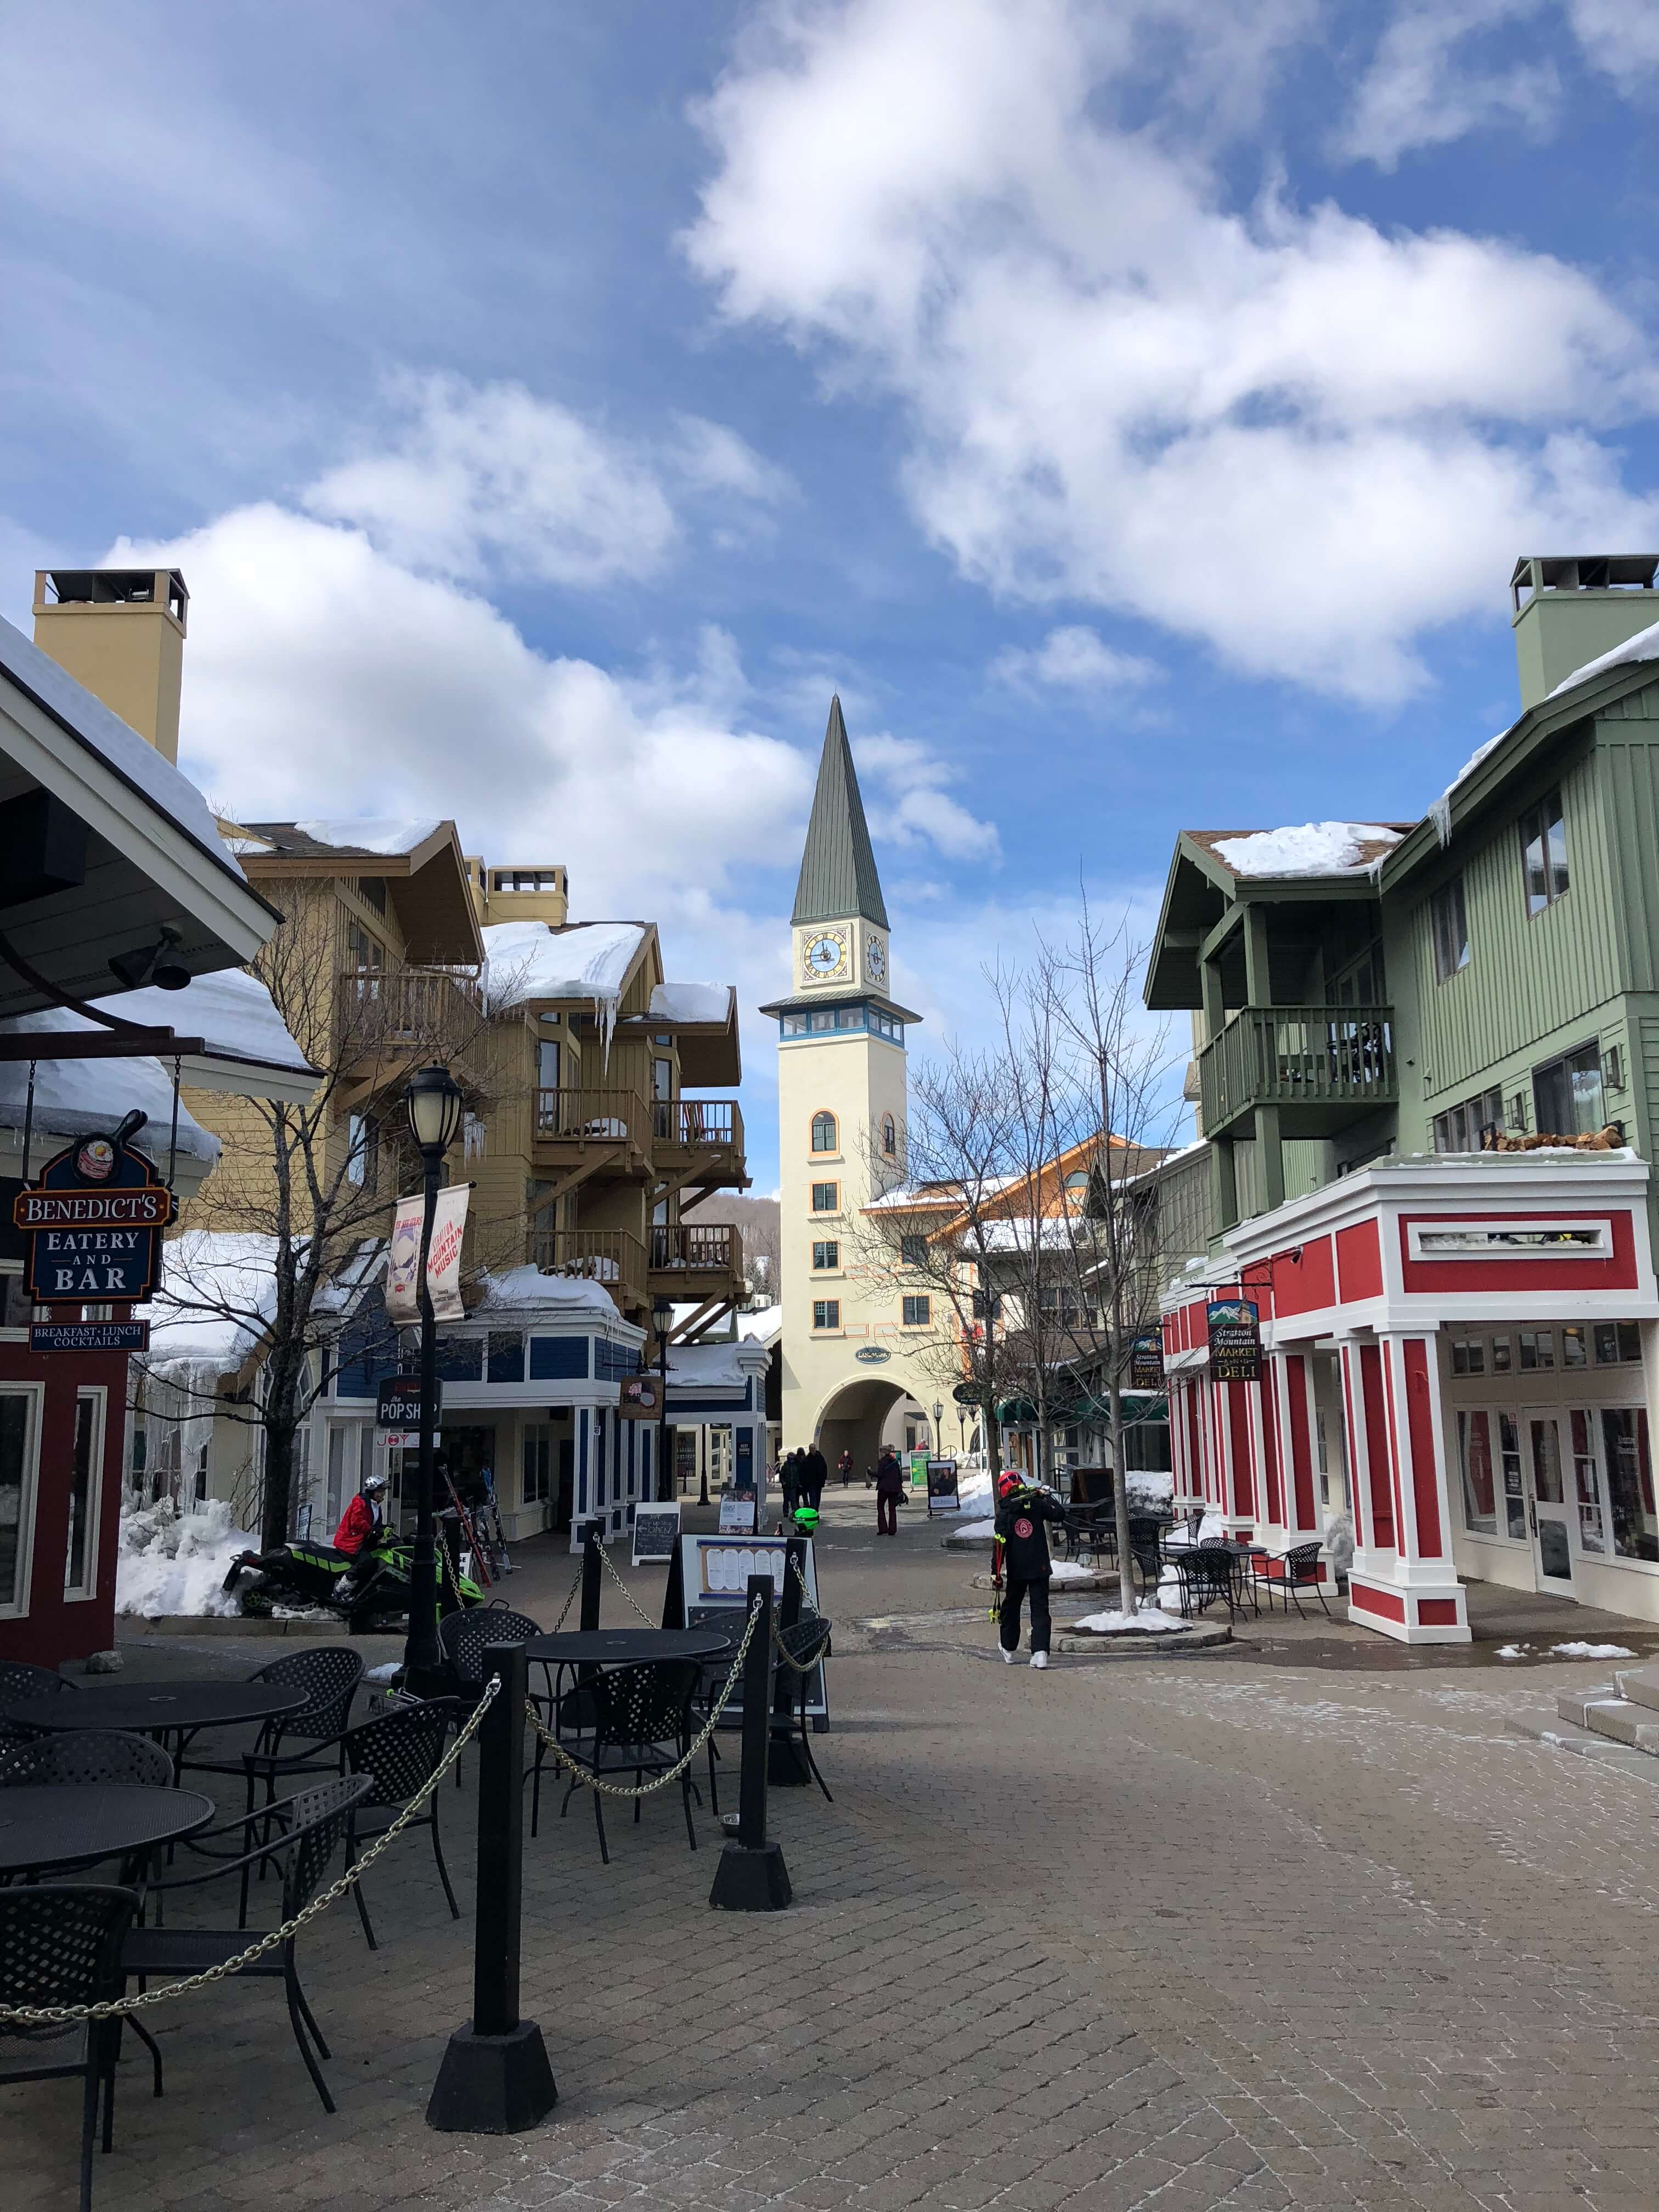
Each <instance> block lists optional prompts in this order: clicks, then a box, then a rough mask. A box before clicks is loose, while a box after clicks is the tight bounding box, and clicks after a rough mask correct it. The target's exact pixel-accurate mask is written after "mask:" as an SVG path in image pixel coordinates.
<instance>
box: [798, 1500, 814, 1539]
mask: <svg viewBox="0 0 1659 2212" xmlns="http://www.w3.org/2000/svg"><path fill="white" fill-rule="evenodd" d="M818 1519H819V1516H818V1514H817V1510H816V1509H815V1508H814V1507H812V1506H811V1505H798V1506H797V1507H796V1508H795V1534H797V1535H798V1536H811V1535H815V1534H817V1526H818Z"/></svg>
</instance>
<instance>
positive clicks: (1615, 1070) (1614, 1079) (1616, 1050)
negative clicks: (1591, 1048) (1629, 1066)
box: [1601, 1044, 1625, 1091]
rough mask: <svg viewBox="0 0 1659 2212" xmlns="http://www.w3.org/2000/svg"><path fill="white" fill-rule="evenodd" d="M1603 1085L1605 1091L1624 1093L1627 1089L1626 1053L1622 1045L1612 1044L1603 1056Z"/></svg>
mask: <svg viewBox="0 0 1659 2212" xmlns="http://www.w3.org/2000/svg"><path fill="white" fill-rule="evenodd" d="M1601 1084H1602V1087H1603V1089H1604V1090H1607V1091H1622V1090H1623V1089H1624V1087H1625V1053H1624V1048H1623V1046H1622V1045H1616V1044H1610V1045H1609V1046H1608V1047H1607V1050H1606V1051H1605V1052H1604V1053H1603V1054H1602V1055H1601Z"/></svg>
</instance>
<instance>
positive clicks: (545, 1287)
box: [473, 1266, 643, 1334]
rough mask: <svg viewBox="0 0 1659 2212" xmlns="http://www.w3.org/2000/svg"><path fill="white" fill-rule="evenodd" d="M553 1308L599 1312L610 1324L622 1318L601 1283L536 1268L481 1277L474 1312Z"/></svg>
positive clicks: (503, 1271) (586, 1277)
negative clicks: (546, 1272)
mask: <svg viewBox="0 0 1659 2212" xmlns="http://www.w3.org/2000/svg"><path fill="white" fill-rule="evenodd" d="M554 1306H556V1307H558V1308H560V1309H561V1310H562V1311H564V1312H567V1313H574V1312H586V1313H600V1314H605V1315H608V1316H609V1317H610V1318H611V1320H612V1321H619V1320H620V1319H621V1316H620V1315H619V1314H618V1313H617V1305H616V1301H615V1300H614V1299H613V1298H612V1297H611V1293H610V1292H609V1291H607V1290H606V1289H605V1285H604V1284H603V1283H598V1282H595V1281H593V1280H592V1279H591V1278H590V1277H588V1276H586V1275H544V1274H543V1273H541V1271H540V1269H539V1268H537V1267H528V1266H526V1267H507V1268H504V1269H503V1270H502V1272H501V1273H500V1274H499V1275H489V1274H484V1275H480V1277H479V1278H478V1302H477V1306H476V1307H475V1308H474V1309H473V1310H474V1311H475V1312H479V1313H500V1312H502V1311H505V1310H507V1309H508V1308H511V1309H512V1310H514V1311H516V1312H524V1311H526V1310H531V1309H539V1310H546V1309H548V1308H549V1307H554ZM641 1334H643V1332H641Z"/></svg>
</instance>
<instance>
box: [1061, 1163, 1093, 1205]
mask: <svg viewBox="0 0 1659 2212" xmlns="http://www.w3.org/2000/svg"><path fill="white" fill-rule="evenodd" d="M1065 1191H1066V1212H1068V1213H1081V1212H1084V1211H1085V1208H1086V1207H1087V1206H1088V1203H1089V1178H1088V1176H1087V1175H1086V1174H1085V1172H1084V1170H1082V1169H1081V1168H1079V1170H1078V1171H1077V1173H1076V1174H1075V1175H1068V1176H1066V1184H1065Z"/></svg>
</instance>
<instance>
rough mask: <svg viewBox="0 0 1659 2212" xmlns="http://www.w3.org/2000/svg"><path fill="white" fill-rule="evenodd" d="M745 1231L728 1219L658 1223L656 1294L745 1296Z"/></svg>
mask: <svg viewBox="0 0 1659 2212" xmlns="http://www.w3.org/2000/svg"><path fill="white" fill-rule="evenodd" d="M743 1288H744V1281H743V1231H741V1230H740V1229H738V1228H737V1227H736V1226H735V1225H733V1224H732V1223H731V1222H729V1221H710V1222H708V1223H705V1224H702V1225H698V1224H697V1223H696V1222H693V1221H683V1222H678V1223H671V1224H669V1225H665V1226H664V1225H659V1226H658V1227H656V1228H653V1230H652V1231H651V1295H652V1296H653V1297H669V1298H677V1299H685V1298H696V1299H698V1300H704V1299H716V1300H720V1301H722V1302H723V1301H725V1300H727V1299H730V1298H735V1297H742V1295H743Z"/></svg>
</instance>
